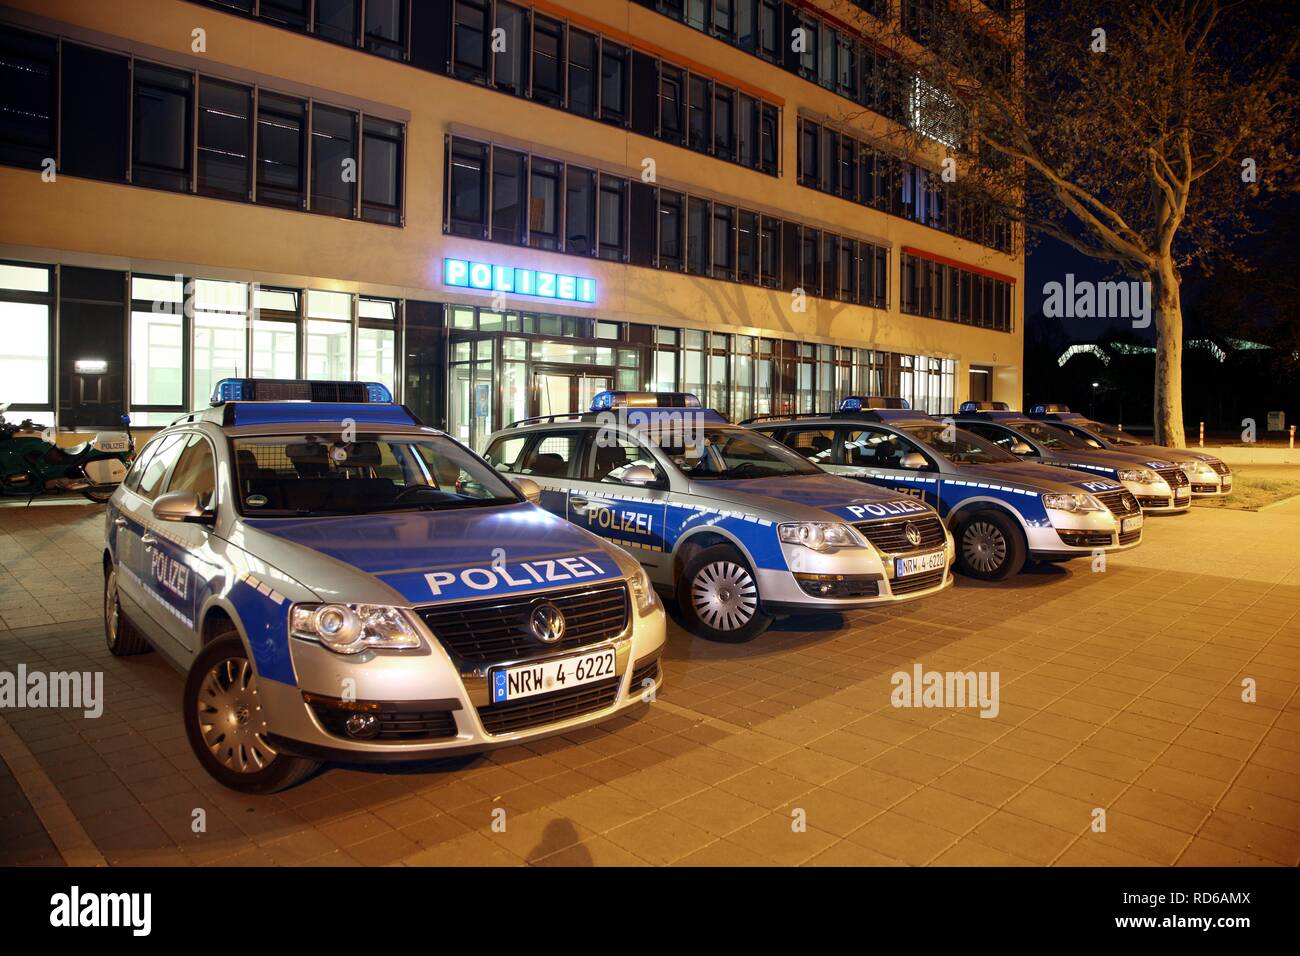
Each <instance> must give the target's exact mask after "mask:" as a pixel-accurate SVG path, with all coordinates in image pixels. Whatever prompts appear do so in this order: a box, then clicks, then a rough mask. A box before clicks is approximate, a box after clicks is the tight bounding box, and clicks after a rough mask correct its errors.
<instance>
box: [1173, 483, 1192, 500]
mask: <svg viewBox="0 0 1300 956" xmlns="http://www.w3.org/2000/svg"><path fill="white" fill-rule="evenodd" d="M1191 494H1192V486H1191V485H1183V486H1182V487H1181V488H1175V489H1174V497H1175V498H1188V497H1191Z"/></svg>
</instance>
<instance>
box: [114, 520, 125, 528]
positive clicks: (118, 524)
mask: <svg viewBox="0 0 1300 956" xmlns="http://www.w3.org/2000/svg"><path fill="white" fill-rule="evenodd" d="M113 526H114V527H117V528H125V527H126V519H125V518H114V519H113Z"/></svg>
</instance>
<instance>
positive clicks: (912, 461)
mask: <svg viewBox="0 0 1300 956" xmlns="http://www.w3.org/2000/svg"><path fill="white" fill-rule="evenodd" d="M898 463H899V465H900V466H901V467H903V468H907V469H910V470H911V471H920V470H922V469H923V468H925V467H926V466H927V465H928V464H929V462H927V461H926V460H925V456H924V455H922V454H921V453H920V452H919V451H909V452H908V453H907V454H906V455H904V456H903V457H902V458H901V459H900V460H899V462H898Z"/></svg>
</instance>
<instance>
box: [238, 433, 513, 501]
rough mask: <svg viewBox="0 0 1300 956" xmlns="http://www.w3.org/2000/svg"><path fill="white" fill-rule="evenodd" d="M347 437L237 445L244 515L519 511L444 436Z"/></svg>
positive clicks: (508, 493) (478, 463) (502, 485)
mask: <svg viewBox="0 0 1300 956" xmlns="http://www.w3.org/2000/svg"><path fill="white" fill-rule="evenodd" d="M347 437H348V439H350V440H346V441H345V440H344V436H343V435H342V434H341V433H338V432H335V433H332V434H331V433H321V434H310V435H292V436H287V435H273V436H258V437H248V438H236V439H234V451H235V473H236V481H237V486H238V491H239V500H240V504H241V505H242V508H243V512H244V514H245V515H247V516H249V517H253V516H267V517H270V516H280V517H282V516H285V515H294V516H306V515H341V514H348V515H355V514H373V513H375V512H380V511H402V510H412V511H414V510H444V509H448V508H472V507H484V506H488V505H501V504H514V503H516V502H518V501H519V496H518V495H517V494H516V493H515V491H514V489H513V488H512V487H511V486H510V485H509V484H508V483H507V482H506V480H505V479H503V478H501V477H500V476H499V475H497V474H496V472H494V471H493V470H492V469H491V467H490V466H488V465H487V464H486V463H484V462H483V461H482V460H481V459H479V458H478V457H477V456H476V455H474V454H473V453H472V452H470V451H467V450H466V449H465V448H462V447H461V446H460V445H458V444H456V443H455V442H453V441H451V440H450V439H448V438H446V437H443V436H436V435H381V434H357V435H349V436H347Z"/></svg>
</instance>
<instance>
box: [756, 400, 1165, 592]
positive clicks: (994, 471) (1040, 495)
mask: <svg viewBox="0 0 1300 956" xmlns="http://www.w3.org/2000/svg"><path fill="white" fill-rule="evenodd" d="M743 424H745V425H748V426H749V427H751V428H754V429H755V430H757V431H759V432H761V433H763V434H766V435H770V436H772V437H773V438H775V439H777V440H778V441H780V442H781V443H782V444H784V445H787V446H788V447H790V448H792V449H793V450H795V451H797V452H799V454H801V455H804V456H805V457H806V458H808V460H809V461H812V462H815V463H816V464H818V465H820V466H821V467H822V468H825V469H826V470H827V471H829V472H831V473H833V474H837V475H844V476H846V477H850V478H857V479H859V480H861V481H866V482H870V483H871V484H874V485H880V486H882V487H885V488H892V489H894V490H895V491H900V492H902V493H904V494H909V495H915V496H916V497H917V498H919V499H921V500H922V501H925V502H926V503H927V504H930V505H933V506H934V508H935V509H937V510H938V512H939V514H940V515H941V516H942V517H943V520H944V522H945V523H946V524H947V526H948V528H949V530H950V531H951V532H952V536H953V540H954V542H955V543H956V550H957V569H958V570H959V571H961V572H962V573H964V574H967V575H970V576H971V577H975V578H983V579H985V580H1001V579H1003V578H1007V577H1010V576H1011V575H1013V574H1016V573H1017V572H1018V571H1020V569H1021V568H1022V567H1023V566H1024V563H1025V561H1026V559H1032V560H1035V561H1044V562H1058V561H1068V560H1070V559H1071V558H1077V557H1081V556H1082V557H1087V556H1089V555H1092V554H1094V553H1095V552H1097V551H1104V552H1111V551H1127V550H1128V549H1130V548H1135V547H1137V545H1138V544H1139V543H1140V542H1141V540H1142V511H1141V509H1140V508H1139V507H1138V504H1137V501H1136V500H1135V499H1134V498H1133V496H1132V495H1131V494H1130V493H1129V492H1128V491H1126V490H1125V489H1124V487H1123V486H1122V485H1121V484H1120V483H1119V482H1117V481H1113V480H1111V479H1109V478H1103V477H1101V476H1097V477H1091V478H1090V477H1085V476H1083V475H1080V474H1079V473H1078V472H1076V471H1070V470H1069V469H1066V468H1054V467H1050V466H1048V465H1037V464H1030V463H1025V462H1022V461H1021V460H1020V459H1019V458H1017V457H1016V456H1015V455H1013V454H1011V453H1010V452H1007V451H1004V450H1003V449H1001V448H999V447H998V446H997V445H994V444H993V443H992V442H987V441H985V440H984V439H982V438H980V437H979V436H977V435H974V434H972V433H971V432H968V431H966V430H965V429H962V428H958V427H957V426H956V425H955V424H954V423H952V422H941V421H939V420H937V419H935V418H932V417H931V416H929V415H927V414H926V413H925V412H921V411H917V410H915V409H912V408H910V407H909V406H908V403H907V402H906V400H904V399H901V398H881V397H861V396H849V397H848V398H845V399H843V400H842V401H841V402H840V404H839V409H838V410H837V411H835V412H831V413H820V414H800V415H787V416H778V415H772V416H762V417H761V418H757V419H750V420H749V421H747V422H744V423H743Z"/></svg>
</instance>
